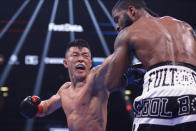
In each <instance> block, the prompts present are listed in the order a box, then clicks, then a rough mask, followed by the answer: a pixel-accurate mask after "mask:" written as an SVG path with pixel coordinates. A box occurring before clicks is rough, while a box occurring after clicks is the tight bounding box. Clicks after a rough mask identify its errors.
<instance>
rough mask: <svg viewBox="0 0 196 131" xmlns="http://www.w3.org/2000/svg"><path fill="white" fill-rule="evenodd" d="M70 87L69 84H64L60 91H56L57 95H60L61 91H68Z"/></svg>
mask: <svg viewBox="0 0 196 131" xmlns="http://www.w3.org/2000/svg"><path fill="white" fill-rule="evenodd" d="M70 86H71V82H65V83H64V84H63V85H62V86H61V87H60V89H59V90H58V94H59V95H60V94H61V93H62V91H63V90H66V89H68V88H69V87H70Z"/></svg>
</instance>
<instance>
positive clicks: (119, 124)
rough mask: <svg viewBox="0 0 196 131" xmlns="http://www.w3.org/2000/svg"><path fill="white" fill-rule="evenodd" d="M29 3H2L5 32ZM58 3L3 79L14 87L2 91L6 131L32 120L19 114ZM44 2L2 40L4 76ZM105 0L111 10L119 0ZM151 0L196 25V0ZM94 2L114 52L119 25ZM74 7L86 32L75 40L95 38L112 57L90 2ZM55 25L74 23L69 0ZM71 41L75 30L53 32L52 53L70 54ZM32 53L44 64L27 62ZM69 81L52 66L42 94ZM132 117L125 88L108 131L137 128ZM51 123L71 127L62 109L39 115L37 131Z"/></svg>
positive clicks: (78, 0)
mask: <svg viewBox="0 0 196 131" xmlns="http://www.w3.org/2000/svg"><path fill="white" fill-rule="evenodd" d="M24 1H25V0H1V1H0V32H2V29H3V28H4V27H5V26H6V24H8V22H9V20H10V19H11V18H12V16H13V15H14V14H15V12H16V11H17V10H18V9H19V7H20V6H21V5H22V4H23V3H24ZM54 1H55V0H45V1H44V3H43V5H42V7H41V9H40V11H39V13H38V15H37V17H36V19H35V21H34V23H33V25H32V27H31V30H30V32H29V33H28V35H27V37H26V39H25V41H24V43H23V46H22V48H21V50H20V52H19V54H18V62H17V63H16V64H14V65H13V66H12V69H11V71H10V73H9V75H8V77H7V79H6V81H5V83H3V84H2V83H0V86H6V87H8V88H9V90H8V91H0V131H14V130H16V131H23V130H24V128H25V125H26V119H25V118H23V117H22V116H21V115H20V114H19V112H18V106H19V103H20V102H21V100H22V99H24V98H25V97H26V96H29V95H32V94H33V90H34V87H35V82H36V78H37V74H38V69H39V65H40V60H41V55H42V52H43V48H44V43H45V39H46V35H47V32H48V24H49V20H50V16H51V12H52V8H53V4H54ZM38 2H39V0H31V1H30V2H29V3H28V4H27V6H26V7H25V8H24V10H23V11H22V13H21V14H20V15H19V16H18V17H17V19H16V20H15V21H14V22H13V24H12V25H11V26H10V28H9V29H8V30H7V31H6V33H5V35H4V36H3V37H2V38H0V75H2V72H3V71H4V69H5V67H6V66H7V63H8V60H9V58H10V56H11V55H12V52H13V50H14V49H15V48H16V45H17V43H18V41H19V39H20V38H21V36H22V34H23V33H24V29H25V27H26V26H27V25H28V24H29V19H30V17H31V15H32V14H33V12H34V10H35V8H36V7H37V4H38ZM102 2H103V3H104V5H105V7H106V8H107V10H108V11H109V12H110V14H111V9H112V7H113V6H114V4H115V3H116V2H117V0H102ZM146 2H147V5H148V6H149V8H150V9H152V10H153V11H154V12H156V13H158V14H159V15H160V16H165V15H169V16H173V17H175V18H177V19H180V20H183V21H186V22H188V23H189V24H190V25H191V26H192V27H193V28H194V29H196V1H195V0H146ZM89 3H90V5H91V7H92V10H93V12H94V14H95V17H96V20H97V22H98V24H99V27H100V29H101V31H102V34H103V36H104V38H105V41H106V43H107V46H108V47H109V50H110V52H113V43H114V40H115V37H116V32H115V29H114V28H113V26H112V24H111V23H110V21H109V19H108V18H107V16H106V15H105V13H104V11H103V10H102V8H101V7H100V5H99V4H98V2H97V0H89ZM73 9H74V24H77V25H81V26H82V27H83V29H84V32H81V33H75V38H83V39H85V40H87V41H88V42H89V44H90V46H91V48H92V54H93V57H106V54H105V52H104V50H103V47H102V45H101V42H100V39H99V37H98V35H97V33H96V29H95V28H94V25H93V22H92V20H91V18H90V16H89V13H88V10H87V7H86V6H85V3H84V0H73ZM54 23H55V24H64V23H69V10H68V0H59V3H58V8H57V12H56V18H55V22H54ZM152 37H153V36H152ZM69 41H70V32H52V35H51V41H50V45H49V51H48V54H47V57H61V58H62V57H64V52H65V46H66V43H67V42H69ZM26 55H37V56H38V59H39V64H38V65H25V56H26ZM68 80H69V78H68V73H67V70H66V69H65V68H64V67H63V65H61V64H46V65H45V69H44V74H43V82H42V84H41V90H40V93H39V96H40V97H41V98H42V99H47V98H49V97H50V96H52V95H53V94H55V93H56V91H57V90H58V89H59V87H60V86H61V85H62V84H63V83H64V82H65V81H68ZM0 88H1V87H0ZM127 88H128V89H130V90H132V94H131V96H129V98H130V99H131V98H134V97H136V96H137V95H139V93H138V92H140V91H141V89H138V88H134V87H127ZM5 93H7V94H8V96H5ZM131 120H132V119H131V117H130V112H128V111H126V103H125V100H124V97H123V96H122V94H121V93H120V92H114V93H112V94H111V96H110V99H109V103H108V123H107V131H128V130H131V124H132V123H131ZM51 127H67V123H66V117H65V115H64V112H63V110H62V109H60V110H58V111H56V112H55V113H53V114H51V115H50V116H47V117H44V118H36V119H35V121H34V124H33V131H48V130H49V128H51Z"/></svg>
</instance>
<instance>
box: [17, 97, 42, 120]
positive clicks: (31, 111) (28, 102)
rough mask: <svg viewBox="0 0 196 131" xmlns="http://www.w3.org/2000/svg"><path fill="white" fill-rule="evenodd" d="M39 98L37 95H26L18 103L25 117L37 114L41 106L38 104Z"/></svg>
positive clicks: (40, 110)
mask: <svg viewBox="0 0 196 131" xmlns="http://www.w3.org/2000/svg"><path fill="white" fill-rule="evenodd" d="M40 103H41V99H40V98H39V97H38V96H27V97H26V98H25V99H24V100H23V101H22V102H21V103H20V109H19V110H20V113H21V115H22V116H24V117H25V118H32V117H34V116H36V115H39V114H40V113H41V112H42V110H43V107H42V105H41V104H40Z"/></svg>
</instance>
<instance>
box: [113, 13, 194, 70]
mask: <svg viewBox="0 0 196 131" xmlns="http://www.w3.org/2000/svg"><path fill="white" fill-rule="evenodd" d="M135 10H136V9H135ZM132 11H133V10H132ZM125 12H126V11H120V12H119V11H114V12H113V17H114V18H118V19H117V20H116V23H117V29H118V30H119V31H120V33H119V35H118V37H117V39H116V43H115V46H116V47H118V46H120V45H121V44H127V46H128V47H130V52H132V55H135V56H136V57H137V58H138V59H139V60H140V61H141V62H142V64H143V65H144V68H146V69H148V68H149V67H150V66H152V65H154V64H157V63H160V62H164V61H172V62H173V64H174V65H175V63H176V62H185V63H189V64H192V65H194V66H196V36H195V34H194V31H193V29H192V27H191V26H190V25H188V24H187V23H185V22H183V21H180V20H177V19H174V18H172V17H169V16H165V17H153V16H151V15H149V14H148V13H147V12H146V11H144V10H142V9H141V10H136V11H135V12H134V13H137V15H135V16H132V14H131V12H130V11H127V12H126V13H127V14H129V16H131V18H133V20H134V22H133V24H132V25H130V26H127V27H123V26H122V24H121V23H123V13H125Z"/></svg>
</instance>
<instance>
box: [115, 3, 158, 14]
mask: <svg viewBox="0 0 196 131" xmlns="http://www.w3.org/2000/svg"><path fill="white" fill-rule="evenodd" d="M130 5H132V6H134V7H135V8H136V9H145V10H146V11H147V12H148V13H150V14H151V15H153V16H156V17H157V16H159V15H158V14H157V13H155V12H153V11H152V10H150V9H149V8H148V7H147V5H146V2H145V1H144V0H119V1H118V2H117V3H116V4H115V6H114V7H113V9H112V12H113V11H114V10H117V11H122V10H127V9H128V7H129V6H130Z"/></svg>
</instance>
